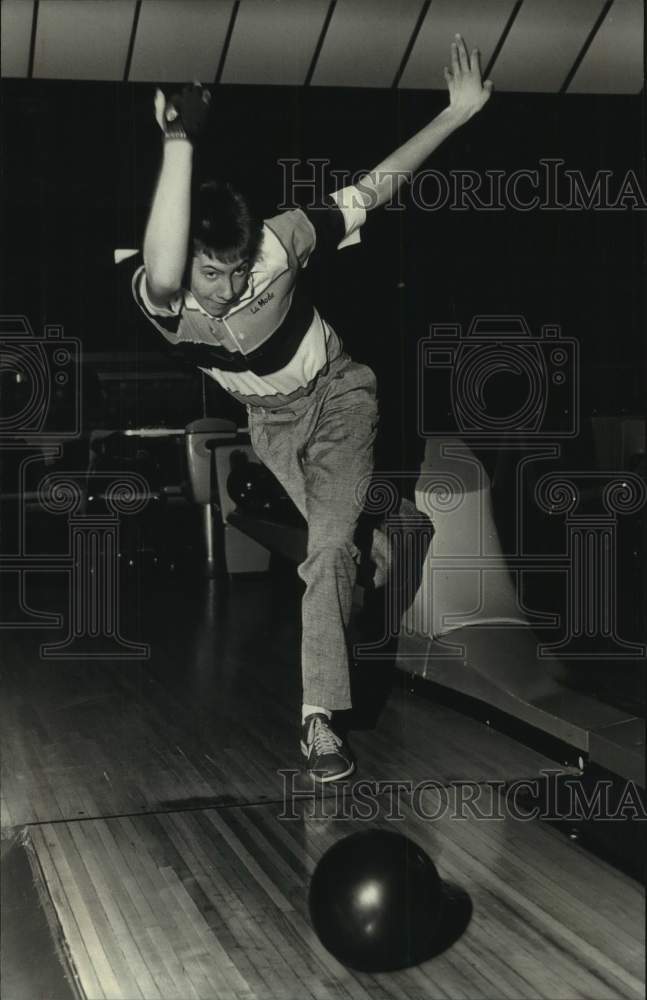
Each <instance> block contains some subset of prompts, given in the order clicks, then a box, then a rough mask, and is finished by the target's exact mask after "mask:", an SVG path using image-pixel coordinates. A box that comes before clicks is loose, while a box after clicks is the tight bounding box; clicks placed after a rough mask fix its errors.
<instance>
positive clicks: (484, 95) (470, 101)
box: [356, 35, 493, 209]
mask: <svg viewBox="0 0 647 1000" xmlns="http://www.w3.org/2000/svg"><path fill="white" fill-rule="evenodd" d="M451 64H452V68H451V70H449V69H448V68H447V66H445V67H444V73H445V79H446V81H447V86H448V88H449V106H448V107H447V108H445V109H444V111H441V113H440V114H439V115H438V116H437V117H436V118H434V119H433V121H431V122H429V124H428V125H425V127H424V128H423V129H421V130H420V132H417V133H416V135H414V136H413V137H412V138H411V139H409V140H408V142H405V143H404V145H403V146H400V147H399V149H396V150H395V152H394V153H392V154H391V155H390V156H388V157H387V158H386V159H385V160H383V161H382V162H381V163H379V164H378V165H377V166H376V167H374V169H373V170H371V172H370V173H369V174H367V175H366V176H365V177H363V178H362V180H361V181H360V182H359V183H358V184H357V185H356V187H357V189H358V190H359V191H360V193H361V195H362V198H363V200H364V207H365V208H367V209H370V208H377V207H379V206H380V205H384V204H385V203H386V202H389V201H391V199H392V198H393V197H394V195H395V193H396V191H397V190H398V188H399V187H400V185H401V184H402V183H403V182H404V181H410V180H411V177H412V175H413V173H414V172H415V171H416V170H417V169H418V167H419V166H420V165H421V164H422V163H424V161H425V160H426V159H427V158H428V157H429V156H430V155H431V154H432V153H433V151H434V150H435V149H436V148H437V147H438V146H439V145H440V144H441V142H443V141H444V140H445V139H446V138H447V137H448V136H450V135H451V134H452V132H454V131H455V130H456V129H457V128H460V126H461V125H464V124H465V122H467V121H469V119H470V118H471V117H472V115H475V114H476V112H477V111H480V110H481V108H482V107H483V105H484V104H485V103H486V101H487V100H488V99H489V97H490V94H491V93H492V89H493V83H492V81H491V80H486V81H485V83H481V66H480V55H479V51H478V49H473V50H472V53H471V57H470V55H468V52H467V48H466V46H465V42H464V41H463V39H462V37H461V36H460V35H456V41H455V42H452V48H451Z"/></svg>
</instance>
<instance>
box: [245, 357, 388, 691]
mask: <svg viewBox="0 0 647 1000" xmlns="http://www.w3.org/2000/svg"><path fill="white" fill-rule="evenodd" d="M248 415H249V429H250V437H251V443H252V447H253V449H254V451H255V452H256V454H257V455H258V457H259V459H260V460H261V462H263V464H264V465H266V466H267V467H268V469H270V471H271V472H272V473H273V474H274V475H275V476H276V478H277V479H278V480H279V482H280V483H281V484H282V485H283V487H284V489H285V490H286V492H287V493H288V494H289V496H290V497H291V499H292V500H293V501H294V503H295V505H296V506H297V507H298V509H299V510H300V511H301V513H302V514H303V516H304V517H305V519H306V521H307V523H308V547H307V555H306V558H305V560H304V561H303V562H302V563H301V564H300V565H299V568H298V573H299V576H300V577H301V579H302V580H303V581H304V582H305V584H306V589H305V592H304V595H303V602H302V609H301V613H302V640H301V670H302V678H303V701H304V702H305V703H307V704H310V705H321V706H323V707H324V708H328V709H331V710H343V709H347V708H350V707H351V696H350V677H349V662H348V648H347V640H346V627H347V626H348V623H349V620H350V614H351V608H352V600H353V588H354V585H355V582H356V579H357V570H358V566H359V563H360V558H361V553H360V550H359V548H358V546H357V545H356V544H355V531H356V527H357V522H358V519H359V516H360V513H361V511H362V508H363V505H364V500H365V497H366V491H367V488H368V485H369V482H370V476H371V474H372V472H373V462H374V457H373V455H374V442H375V436H376V431H377V424H378V419H379V417H378V404H377V398H376V378H375V374H374V372H373V371H372V369H371V368H369V367H368V366H367V365H363V364H359V363H358V362H356V361H353V360H352V359H351V358H350V357H349V356H348V355H346V354H342V355H341V357H339V358H336V359H335V361H333V362H332V363H331V364H330V366H329V369H328V371H327V372H326V373H325V374H322V375H321V376H320V377H319V379H318V381H317V383H316V385H315V388H314V389H313V391H312V392H311V394H310V395H309V396H304V397H302V398H301V399H298V400H296V401H295V402H293V403H290V405H289V408H286V407H283V408H281V409H278V410H274V411H272V410H268V409H264V408H260V407H248ZM387 551H388V550H387V544H386V536H385V535H384V533H383V532H381V531H377V530H376V531H374V532H373V541H372V548H371V552H370V559H371V560H372V561H373V562H374V563H375V566H376V569H375V579H374V583H375V584H376V585H377V586H379V585H381V584H382V583H383V582H384V580H385V578H386V573H387V566H386V563H387V559H388V556H387Z"/></svg>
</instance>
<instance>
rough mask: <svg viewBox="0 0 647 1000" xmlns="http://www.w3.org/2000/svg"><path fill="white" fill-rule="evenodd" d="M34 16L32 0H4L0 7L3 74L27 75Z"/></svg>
mask: <svg viewBox="0 0 647 1000" xmlns="http://www.w3.org/2000/svg"><path fill="white" fill-rule="evenodd" d="M33 16H34V4H33V2H32V0H4V3H3V4H2V6H1V7H0V36H1V41H2V47H1V48H0V59H1V65H2V75H3V76H27V72H28V70H29V41H30V38H31V22H32V17H33Z"/></svg>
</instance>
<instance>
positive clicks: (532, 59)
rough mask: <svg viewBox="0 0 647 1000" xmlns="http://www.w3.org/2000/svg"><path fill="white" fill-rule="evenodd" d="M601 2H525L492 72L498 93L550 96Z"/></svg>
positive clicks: (580, 47)
mask: <svg viewBox="0 0 647 1000" xmlns="http://www.w3.org/2000/svg"><path fill="white" fill-rule="evenodd" d="M603 6H604V0H525V3H524V4H523V6H522V7H521V9H520V11H519V14H518V16H517V17H516V18H515V21H514V24H513V25H512V28H511V29H510V34H509V35H508V37H507V38H506V40H505V43H504V45H503V48H502V50H501V52H500V53H499V57H498V59H497V61H496V65H495V66H494V67H493V69H492V74H491V75H492V79H493V80H494V84H495V86H496V88H497V90H515V91H526V92H529V91H530V92H532V91H534V92H536V93H555V92H556V91H558V90H559V89H560V87H561V86H562V84H563V83H564V80H565V79H566V77H567V76H568V73H569V71H570V69H571V68H572V66H573V63H574V62H575V60H576V59H577V56H578V55H579V53H580V52H581V50H582V47H583V46H584V43H585V42H586V39H587V38H588V36H589V33H590V31H591V29H592V28H593V26H594V24H595V22H596V19H597V18H598V16H599V14H600V11H601V10H602V8H603Z"/></svg>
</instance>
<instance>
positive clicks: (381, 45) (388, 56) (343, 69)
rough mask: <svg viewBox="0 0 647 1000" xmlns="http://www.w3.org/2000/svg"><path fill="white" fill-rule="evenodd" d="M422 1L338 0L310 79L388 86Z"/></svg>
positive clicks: (345, 84) (333, 83)
mask: <svg viewBox="0 0 647 1000" xmlns="http://www.w3.org/2000/svg"><path fill="white" fill-rule="evenodd" d="M422 6H423V5H422V0H338V3H337V6H336V7H335V11H334V14H333V16H332V19H331V22H330V25H329V27H328V31H327V32H326V37H325V39H324V43H323V46H322V50H321V52H320V54H319V59H318V60H317V66H316V68H315V71H314V74H313V77H312V81H311V82H312V84H314V85H315V86H324V87H326V86H327V87H390V86H391V84H392V83H393V80H394V79H395V75H396V73H397V71H398V69H399V67H400V63H401V62H402V58H403V56H404V53H405V50H406V47H407V45H408V43H409V40H410V38H411V35H412V33H413V29H414V27H415V24H416V20H417V18H418V16H419V14H420V11H421V10H422Z"/></svg>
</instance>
